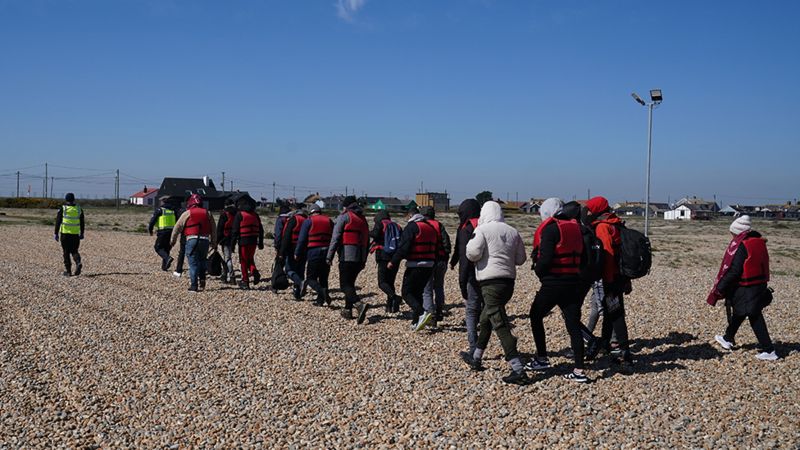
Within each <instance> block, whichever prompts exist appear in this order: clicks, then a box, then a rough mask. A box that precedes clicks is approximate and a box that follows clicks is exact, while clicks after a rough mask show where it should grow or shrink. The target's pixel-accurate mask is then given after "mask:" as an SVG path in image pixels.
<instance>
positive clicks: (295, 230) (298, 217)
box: [281, 214, 306, 245]
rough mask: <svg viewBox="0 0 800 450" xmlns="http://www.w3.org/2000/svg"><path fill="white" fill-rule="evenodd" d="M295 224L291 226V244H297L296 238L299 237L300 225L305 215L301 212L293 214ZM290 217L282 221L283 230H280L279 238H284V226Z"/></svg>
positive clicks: (287, 224)
mask: <svg viewBox="0 0 800 450" xmlns="http://www.w3.org/2000/svg"><path fill="white" fill-rule="evenodd" d="M292 217H294V220H295V224H294V228H292V245H297V240H298V239H299V238H300V227H301V226H302V225H303V221H304V220H306V216H304V215H301V214H295V215H294V216H292ZM290 220H292V218H291V217H290V218H288V219H286V222H284V223H283V231H281V239H286V228H287V227H288V226H289V221H290Z"/></svg>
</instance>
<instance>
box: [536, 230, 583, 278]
mask: <svg viewBox="0 0 800 450" xmlns="http://www.w3.org/2000/svg"><path fill="white" fill-rule="evenodd" d="M552 222H555V223H556V225H557V226H558V232H559V234H560V235H561V237H560V239H559V240H558V244H556V248H555V255H554V256H553V263H552V265H551V266H550V272H551V273H554V274H558V275H573V274H574V275H577V274H578V273H579V272H580V266H581V254H582V253H583V234H582V233H581V226H580V225H579V224H578V222H577V221H576V220H574V219H572V220H559V219H556V218H554V217H550V218H548V219H547V220H545V221H544V222H542V224H541V225H539V228H537V229H536V233H534V235H533V248H534V249H536V252H537V254H538V252H540V251H541V248H540V245H539V244H540V243H541V240H542V231H544V228H545V227H546V226H548V225H550V223H552Z"/></svg>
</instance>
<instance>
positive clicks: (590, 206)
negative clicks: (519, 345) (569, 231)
mask: <svg viewBox="0 0 800 450" xmlns="http://www.w3.org/2000/svg"><path fill="white" fill-rule="evenodd" d="M586 208H587V214H588V216H587V220H588V221H589V222H590V223H591V224H592V227H593V228H594V231H595V235H596V236H597V239H599V240H600V242H602V243H603V252H604V254H603V275H602V281H603V302H602V306H603V311H604V314H605V318H604V319H603V328H602V334H601V336H600V343H599V345H597V346H596V348H595V349H593V350H592V351H591V352H588V351H587V352H586V358H587V359H594V358H595V357H596V356H597V352H599V351H600V350H601V349H604V350H606V351H608V352H609V353H611V337H612V334H616V336H617V342H618V345H619V347H618V351H617V352H615V353H616V354H614V355H613V356H614V358H613V360H612V361H613V362H615V363H618V364H621V365H622V368H623V369H624V370H629V369H630V364H631V363H632V362H633V358H632V356H631V352H630V348H629V343H628V325H627V323H626V322H625V302H624V296H625V295H626V294H630V292H631V280H629V279H628V278H626V277H625V276H623V275H622V274H621V273H620V271H619V265H618V260H617V258H618V255H619V251H620V246H621V245H622V238H621V236H620V231H619V227H621V226H622V225H623V222H622V221H621V220H620V219H619V217H617V216H616V214H614V213H613V212H611V208H610V207H609V205H608V200H607V199H606V198H605V197H601V196H597V197H593V198H591V199H589V201H588V202H586Z"/></svg>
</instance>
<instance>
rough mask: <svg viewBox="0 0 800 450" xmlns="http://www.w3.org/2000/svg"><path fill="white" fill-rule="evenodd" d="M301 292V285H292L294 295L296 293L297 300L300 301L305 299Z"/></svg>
mask: <svg viewBox="0 0 800 450" xmlns="http://www.w3.org/2000/svg"><path fill="white" fill-rule="evenodd" d="M300 294H301V292H300V286H297V285H295V286H294V287H292V295H294V299H295V300H298V301H299V300H302V299H303V296H302V295H300Z"/></svg>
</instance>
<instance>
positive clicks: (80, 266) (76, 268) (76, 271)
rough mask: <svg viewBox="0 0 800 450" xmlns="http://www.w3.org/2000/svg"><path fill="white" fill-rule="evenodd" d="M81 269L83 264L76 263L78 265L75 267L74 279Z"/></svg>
mask: <svg viewBox="0 0 800 450" xmlns="http://www.w3.org/2000/svg"><path fill="white" fill-rule="evenodd" d="M81 269H83V264H81V263H78V264H76V265H75V276H76V277H77V276H78V275H80V274H81Z"/></svg>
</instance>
